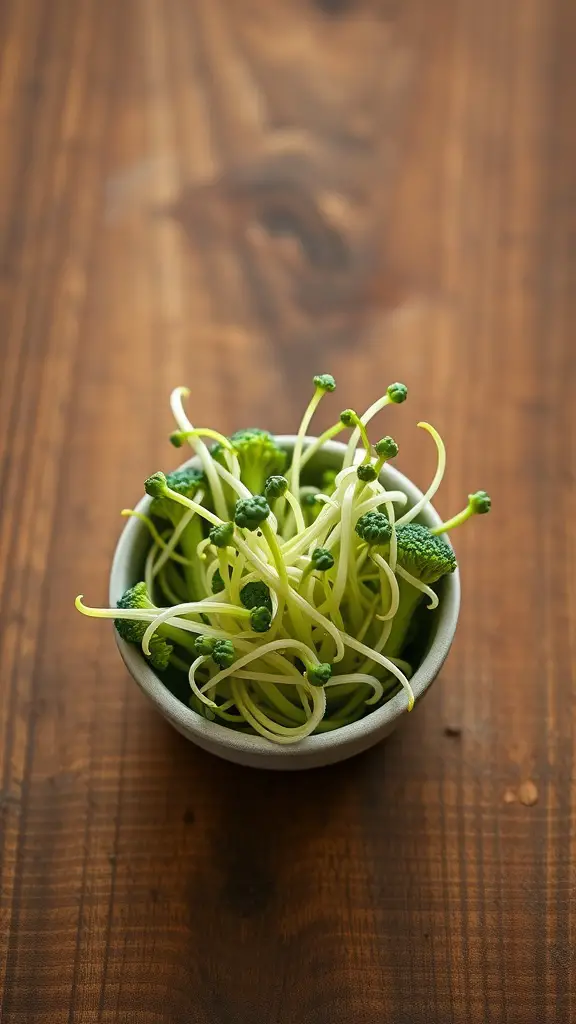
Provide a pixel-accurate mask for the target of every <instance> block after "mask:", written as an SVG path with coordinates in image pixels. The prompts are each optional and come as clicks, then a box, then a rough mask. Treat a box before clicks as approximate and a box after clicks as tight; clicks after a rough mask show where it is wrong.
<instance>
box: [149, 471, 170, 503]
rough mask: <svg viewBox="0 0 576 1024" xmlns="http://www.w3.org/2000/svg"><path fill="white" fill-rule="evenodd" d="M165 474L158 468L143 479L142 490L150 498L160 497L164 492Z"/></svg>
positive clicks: (165, 484) (165, 485)
mask: <svg viewBox="0 0 576 1024" xmlns="http://www.w3.org/2000/svg"><path fill="white" fill-rule="evenodd" d="M167 486H168V485H167V483H166V476H165V474H164V473H162V472H161V471H160V470H159V471H158V472H157V473H152V476H149V477H148V479H147V480H145V481H144V490H145V491H146V494H149V495H150V497H151V498H162V497H164V495H165V494H166V487H167Z"/></svg>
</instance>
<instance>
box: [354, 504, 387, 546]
mask: <svg viewBox="0 0 576 1024" xmlns="http://www.w3.org/2000/svg"><path fill="white" fill-rule="evenodd" d="M356 533H357V534H358V536H359V537H360V538H361V539H362V540H365V541H366V543H367V544H370V545H376V546H378V547H382V545H384V544H387V543H388V541H389V540H390V537H391V536H392V527H391V526H390V521H389V519H388V516H386V515H384V513H383V512H378V510H377V509H373V510H372V511H371V512H365V513H364V515H363V516H360V518H359V520H358V522H357V523H356Z"/></svg>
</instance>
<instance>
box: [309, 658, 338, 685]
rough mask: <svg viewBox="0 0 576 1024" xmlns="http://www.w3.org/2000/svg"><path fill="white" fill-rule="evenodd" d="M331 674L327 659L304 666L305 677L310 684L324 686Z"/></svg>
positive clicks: (330, 666)
mask: <svg viewBox="0 0 576 1024" xmlns="http://www.w3.org/2000/svg"><path fill="white" fill-rule="evenodd" d="M331 675H332V665H330V664H328V662H327V661H324V662H320V664H318V665H307V666H306V678H307V680H308V682H309V683H310V685H311V686H325V685H326V683H327V682H328V680H329V679H330V677H331Z"/></svg>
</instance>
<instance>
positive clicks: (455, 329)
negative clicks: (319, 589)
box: [0, 0, 576, 1024]
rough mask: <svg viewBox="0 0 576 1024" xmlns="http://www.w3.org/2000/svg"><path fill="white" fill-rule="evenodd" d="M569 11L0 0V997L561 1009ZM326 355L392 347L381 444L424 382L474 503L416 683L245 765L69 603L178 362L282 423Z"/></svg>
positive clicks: (277, 1021) (557, 1)
mask: <svg viewBox="0 0 576 1024" xmlns="http://www.w3.org/2000/svg"><path fill="white" fill-rule="evenodd" d="M575 46H576V6H575V5H574V4H573V3H571V2H570V0H510V2H508V3H501V2H500V0H485V2H484V3H483V4H478V3H476V2H474V0H435V2H434V3H430V2H429V0H404V2H403V3H400V2H398V0H356V2H354V0H347V2H345V0H339V2H337V0H315V2H312V0H125V2H122V3H120V2H118V0H77V2H72V0H50V3H46V2H42V0H4V2H3V3H2V4H1V5H0V57H1V61H0V152H1V153H2V159H1V161H0V305H1V315H0V331H1V334H0V346H1V365H0V459H1V465H2V469H1V491H0V503H1V517H0V588H1V594H2V596H1V599H0V600H1V607H2V617H1V620H0V627H1V631H2V633H1V647H0V664H1V668H2V671H1V673H0V779H1V782H0V813H1V828H2V833H1V844H0V857H1V881H2V888H1V896H0V976H1V978H2V993H3V994H2V1000H1V1009H0V1019H1V1020H2V1022H3V1024H4V1022H7V1024H12V1022H14V1024H19V1022H26V1024H35V1022H38V1024H60V1022H79V1024H89V1022H97V1021H101V1022H104V1024H108V1022H116V1021H117V1022H125V1021H130V1022H134V1024H157V1022H166V1024H168V1022H170V1024H181V1022H186V1024H187V1022H191V1024H253V1022H254V1024H256V1022H258V1024H340V1022H342V1024H344V1022H346V1024H348V1022H354V1024H373V1022H375V1021H378V1022H380V1021H381V1022H386V1024H387V1022H390V1024H428V1022H434V1024H452V1022H453V1024H464V1022H466V1024H476V1022H478V1024H480V1022H482V1024H484V1022H489V1024H507V1022H509V1024H535V1022H538V1024H540V1022H550V1024H552V1022H554V1024H556V1022H557V1024H569V1022H571V1021H574V1020H576V970H575V963H574V960H575V954H574V950H575V942H576V908H575V905H574V901H575V884H576V879H575V872H576V868H575V860H576V832H575V812H576V807H575V802H576V796H575V792H576V790H575V783H574V778H575V773H574V713H575V703H574V664H575V663H576V650H575V646H576V636H575V631H574V624H575V622H576V591H575V586H574V579H575V570H576V549H575V546H574V530H573V526H572V524H573V522H574V515H575V512H576V503H575V486H574V457H575V450H574V442H575V433H574V426H575V422H576V420H575V415H574V393H575V391H574V389H575V386H576V350H575V347H574V346H575V342H574V322H575V318H576V145H575V140H574V109H575V108H576V75H575V73H574V48H575ZM319 370H330V371H331V372H333V373H334V374H335V375H336V376H337V378H338V379H339V382H340V388H339V394H340V395H341V396H342V402H341V404H344V405H347V406H348V405H351V406H354V407H360V406H363V405H365V404H367V403H368V402H369V401H370V400H371V399H372V398H373V397H374V396H375V395H376V394H379V393H380V391H381V390H382V387H383V386H385V385H386V384H387V383H388V382H389V381H390V380H393V379H400V380H406V381H407V383H408V384H409V385H410V389H411V398H410V401H409V402H408V403H406V405H405V406H403V407H402V408H401V409H398V410H395V411H394V415H395V416H396V420H395V425H394V432H395V434H396V435H397V436H398V438H399V440H400V442H401V447H402V452H401V463H402V467H403V468H405V469H406V470H407V471H408V472H409V473H410V474H411V475H413V476H414V478H415V479H416V480H417V481H421V482H424V481H425V480H426V479H427V477H428V475H429V473H430V472H431V468H432V453H431V451H430V446H429V444H427V440H426V437H424V436H420V433H421V432H419V431H416V430H415V429H414V424H415V423H416V421H417V420H419V419H421V418H426V419H430V420H431V421H432V422H433V423H435V424H436V425H437V426H438V427H439V428H440V429H441V430H442V432H443V434H444V436H445V438H446V441H447V445H448V451H449V475H448V478H447V482H446V485H445V487H444V490H443V492H442V494H441V497H440V499H439V507H440V509H441V511H443V512H446V513H449V512H452V511H453V510H454V508H455V507H457V506H458V504H459V502H460V501H461V500H462V495H463V494H466V493H467V491H468V489H474V488H476V487H479V486H483V487H486V488H487V489H489V490H490V491H491V492H492V495H493V499H494V506H495V510H494V514H493V516H491V517H490V519H488V520H486V521H482V522H478V523H473V524H471V525H470V527H469V528H468V529H467V530H466V531H463V532H462V535H461V536H460V537H459V538H458V553H459V557H460V562H461V567H462V571H463V579H464V603H463V611H462V620H461V627H460V631H459V635H458V639H457V642H456V644H455V647H454V650H453V653H452V655H451V657H450V660H449V662H448V664H447V666H446V668H445V670H444V671H443V673H442V680H441V681H440V682H439V683H438V684H437V685H436V686H435V687H434V689H433V691H432V693H431V694H430V696H429V697H428V699H427V700H426V701H425V702H424V704H423V705H422V706H421V707H420V708H419V709H418V712H417V714H415V715H414V716H413V717H412V718H410V719H408V720H406V722H405V723H404V725H403V727H402V729H400V730H399V731H398V734H397V735H396V736H394V737H393V738H392V739H391V740H390V741H389V742H387V743H386V745H384V746H381V747H380V748H379V749H377V750H374V751H372V752H371V753H370V754H368V755H366V756H363V757H361V758H359V759H357V760H355V761H353V762H350V764H347V765H342V766H340V767H337V768H334V769H330V770H326V771H318V772H315V773H311V774H309V775H306V776H302V777H300V778H283V777H272V776H269V775H265V774H258V773H255V772H250V771H247V770H246V771H241V770H239V769H237V768H234V767H232V766H229V765H227V764H225V763H219V762H217V761H215V760H212V759H210V758H209V757H208V756H206V755H204V754H202V753H201V752H200V751H197V750H195V749H194V748H193V747H191V746H189V745H188V744H187V743H186V742H185V741H184V740H183V739H181V738H180V737H179V736H177V735H176V734H173V733H172V732H171V731H170V730H169V729H168V727H167V726H165V725H164V724H163V722H162V721H160V719H159V718H158V717H157V716H156V714H155V712H154V711H153V710H152V709H151V707H149V706H148V705H147V704H146V703H145V702H144V699H143V698H142V697H141V695H140V694H139V693H138V691H137V689H136V687H135V686H134V684H133V683H132V682H131V680H130V679H129V678H128V677H127V675H126V673H125V672H124V670H123V669H122V667H121V665H120V662H119V659H118V657H117V655H116V652H115V648H114V644H113V641H112V637H111V634H110V631H109V630H108V629H106V627H105V626H101V627H99V626H98V624H96V623H90V622H87V621H84V620H80V619H79V617H78V616H77V615H76V614H75V612H74V610H73V605H72V602H73V598H74V596H75V594H76V593H77V592H83V593H84V594H85V595H86V598H87V600H89V601H91V602H93V603H98V602H99V601H103V600H105V597H106V579H107V573H108V567H109V562H110V556H111V552H112V550H113V545H114V542H115V539H116V536H117V534H118V532H119V529H120V520H119V519H118V515H117V513H118V510H119V509H120V508H122V507H124V506H125V505H127V504H130V503H131V502H133V501H134V500H135V499H136V498H137V497H138V495H139V494H140V493H141V489H142V480H143V479H144V477H145V476H146V475H147V474H148V473H149V472H151V471H153V470H155V469H156V468H158V467H159V466H164V467H166V466H172V465H174V464H175V456H174V454H172V455H171V454H170V450H169V446H168V444H167V442H166V440H165V438H166V436H167V433H168V431H169V429H170V417H169V413H168V407H167V395H168V393H169V390H170V388H171V387H172V386H174V385H175V384H177V383H188V384H189V386H190V387H191V389H192V402H193V408H194V418H195V420H196V421H197V422H199V423H200V422H203V423H210V424H212V425H215V426H217V427H219V428H220V429H223V430H232V429H234V428H236V427H238V426H241V425H244V424H246V423H248V422H250V423H253V422H255V423H258V424H261V425H263V426H267V427H269V428H271V429H277V430H290V429H292V428H293V426H294V422H295V418H296V415H297V412H298V411H299V410H300V408H301V407H302V405H303V403H304V401H305V398H306V395H307V393H308V388H309V380H310V377H311V375H312V374H313V373H314V372H317V371H319ZM330 417H331V412H330V410H329V409H326V410H323V411H322V412H321V413H320V415H319V426H325V425H327V424H328V422H329V419H330ZM387 425H388V421H387ZM389 429H391V428H390V427H389ZM529 784H531V785H529ZM526 794H529V799H527V798H526Z"/></svg>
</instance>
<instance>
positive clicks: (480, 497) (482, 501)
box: [468, 491, 492, 516]
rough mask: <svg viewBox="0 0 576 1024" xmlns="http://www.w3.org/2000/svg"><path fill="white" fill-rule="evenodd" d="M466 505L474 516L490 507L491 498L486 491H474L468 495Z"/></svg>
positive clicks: (481, 513) (483, 512)
mask: <svg viewBox="0 0 576 1024" xmlns="http://www.w3.org/2000/svg"><path fill="white" fill-rule="evenodd" d="M468 505H469V506H470V508H471V510H472V512H473V514H474V515H475V516H482V515H485V514H486V513H487V512H489V511H490V509H491V508H492V499H491V498H490V495H489V494H487V493H486V491H476V493H475V494H469V495H468Z"/></svg>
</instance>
